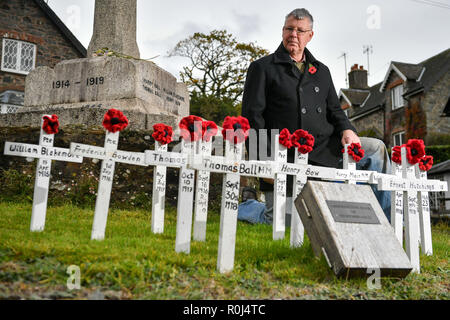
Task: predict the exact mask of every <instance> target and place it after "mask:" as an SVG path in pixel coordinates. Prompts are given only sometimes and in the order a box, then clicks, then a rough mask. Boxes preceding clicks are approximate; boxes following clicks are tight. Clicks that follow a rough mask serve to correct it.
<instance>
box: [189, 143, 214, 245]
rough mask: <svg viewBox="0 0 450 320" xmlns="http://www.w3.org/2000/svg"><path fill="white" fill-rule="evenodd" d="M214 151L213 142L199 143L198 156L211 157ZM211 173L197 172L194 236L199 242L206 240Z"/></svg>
mask: <svg viewBox="0 0 450 320" xmlns="http://www.w3.org/2000/svg"><path fill="white" fill-rule="evenodd" d="M211 151H212V140H209V141H204V140H203V139H201V140H199V141H198V154H200V155H201V156H210V155H211ZM209 178H210V172H209V171H207V170H198V171H197V184H196V186H195V207H194V231H193V232H194V234H193V238H194V240H197V241H205V240H206V221H207V219H208V193H209Z"/></svg>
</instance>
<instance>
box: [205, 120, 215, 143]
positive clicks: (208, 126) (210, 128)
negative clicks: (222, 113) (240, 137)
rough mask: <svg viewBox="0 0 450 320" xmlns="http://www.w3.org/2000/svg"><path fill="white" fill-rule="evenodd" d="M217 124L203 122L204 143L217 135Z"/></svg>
mask: <svg viewBox="0 0 450 320" xmlns="http://www.w3.org/2000/svg"><path fill="white" fill-rule="evenodd" d="M217 130H218V129H217V124H216V123H215V122H214V121H203V122H202V136H203V141H206V142H208V141H209V140H211V138H212V137H214V136H215V135H216V134H217Z"/></svg>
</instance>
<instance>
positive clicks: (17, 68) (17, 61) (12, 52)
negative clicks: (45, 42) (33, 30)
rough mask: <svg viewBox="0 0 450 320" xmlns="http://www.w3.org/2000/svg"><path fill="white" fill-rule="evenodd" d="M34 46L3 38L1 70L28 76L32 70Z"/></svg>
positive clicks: (34, 56)
mask: <svg viewBox="0 0 450 320" xmlns="http://www.w3.org/2000/svg"><path fill="white" fill-rule="evenodd" d="M35 60H36V45H35V44H33V43H30V42H25V41H19V40H13V39H7V38H3V48H2V70H3V71H8V72H14V73H20V74H28V73H29V72H30V71H31V70H33V69H34V65H35Z"/></svg>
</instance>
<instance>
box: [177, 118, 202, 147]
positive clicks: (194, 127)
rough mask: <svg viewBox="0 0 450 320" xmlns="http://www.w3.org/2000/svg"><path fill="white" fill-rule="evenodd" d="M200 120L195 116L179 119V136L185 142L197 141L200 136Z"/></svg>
mask: <svg viewBox="0 0 450 320" xmlns="http://www.w3.org/2000/svg"><path fill="white" fill-rule="evenodd" d="M202 122H203V120H202V118H200V117H197V116H187V117H184V118H183V119H181V121H180V124H179V127H180V135H181V137H182V138H183V139H184V140H186V141H197V140H199V139H200V138H201V136H202Z"/></svg>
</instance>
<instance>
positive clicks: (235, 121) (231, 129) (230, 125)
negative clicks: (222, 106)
mask: <svg viewBox="0 0 450 320" xmlns="http://www.w3.org/2000/svg"><path fill="white" fill-rule="evenodd" d="M222 128H223V129H222V136H223V138H224V139H225V140H228V141H230V142H233V143H234V144H238V143H241V142H244V141H245V140H246V139H247V138H248V134H249V130H250V124H249V123H248V120H247V118H244V117H241V116H238V117H230V116H227V117H226V118H225V120H224V121H223V124H222ZM227 131H228V133H227Z"/></svg>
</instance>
